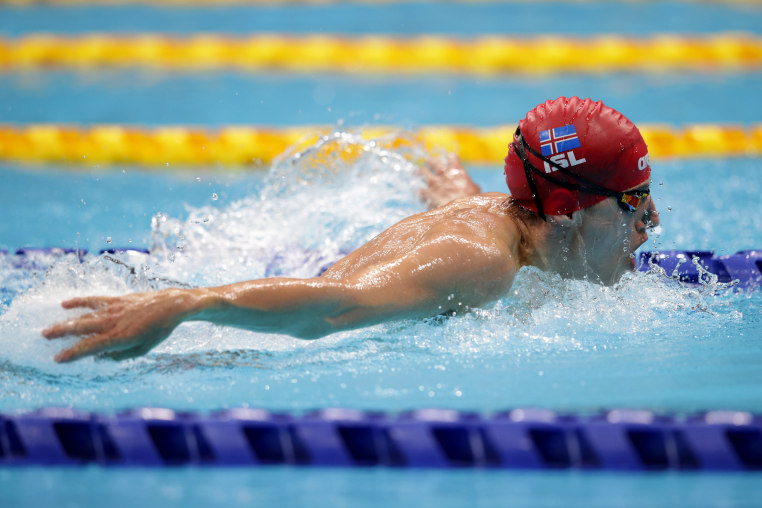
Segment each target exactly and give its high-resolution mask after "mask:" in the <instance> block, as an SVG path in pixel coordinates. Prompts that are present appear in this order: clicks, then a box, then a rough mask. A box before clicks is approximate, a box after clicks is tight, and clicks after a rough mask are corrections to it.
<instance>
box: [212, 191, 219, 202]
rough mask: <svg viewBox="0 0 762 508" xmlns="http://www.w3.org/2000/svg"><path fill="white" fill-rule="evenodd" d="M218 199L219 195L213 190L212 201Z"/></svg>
mask: <svg viewBox="0 0 762 508" xmlns="http://www.w3.org/2000/svg"><path fill="white" fill-rule="evenodd" d="M218 199H219V196H218V195H217V193H216V192H213V193H212V201H217V200H218Z"/></svg>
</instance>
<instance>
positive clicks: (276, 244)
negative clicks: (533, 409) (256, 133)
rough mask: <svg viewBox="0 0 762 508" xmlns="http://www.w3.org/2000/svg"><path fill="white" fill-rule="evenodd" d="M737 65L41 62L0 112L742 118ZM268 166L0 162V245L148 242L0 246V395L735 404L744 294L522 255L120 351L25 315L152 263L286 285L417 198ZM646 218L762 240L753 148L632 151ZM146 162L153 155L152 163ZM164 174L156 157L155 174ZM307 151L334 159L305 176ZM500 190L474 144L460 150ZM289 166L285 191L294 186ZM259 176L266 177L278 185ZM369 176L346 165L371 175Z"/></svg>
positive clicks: (434, 490)
mask: <svg viewBox="0 0 762 508" xmlns="http://www.w3.org/2000/svg"><path fill="white" fill-rule="evenodd" d="M761 12H762V10H760V9H759V8H758V7H756V6H739V5H732V4H728V5H720V4H714V3H709V2H701V3H688V2H647V3H621V4H619V3H610V2H592V3H580V4H577V3H575V4H569V5H564V4H559V3H551V2H547V3H546V2H542V3H538V4H529V3H514V2H509V3H491V2H490V3H485V4H475V5H472V4H457V3H452V4H450V3H433V2H432V3H413V4H400V5H395V4H391V5H381V6H373V5H354V4H338V5H326V6H295V7H293V6H292V7H282V6H273V7H259V8H257V7H231V8H201V9H182V8H151V7H145V6H126V7H73V8H59V7H50V6H34V7H28V8H17V7H0V33H1V34H3V35H6V36H17V35H20V34H23V33H29V32H32V31H41V30H45V31H51V32H60V33H78V32H81V31H90V30H92V31H109V32H133V31H142V30H148V31H156V32H165V33H175V34H178V33H181V34H187V33H191V32H196V31H215V32H216V31H225V32H228V33H234V34H244V33H249V32H257V31H278V32H292V33H297V32H298V33H306V32H313V31H317V32H321V31H322V32H330V33H333V32H340V33H348V34H360V33H390V34H411V33H414V32H415V33H417V32H428V33H441V34H453V35H459V36H472V35H477V34H482V33H499V34H516V35H524V34H548V33H556V34H573V35H584V36H588V35H592V34H596V33H622V34H631V35H637V36H640V35H646V34H653V33H662V32H682V33H710V32H718V31H729V30H734V31H737V30H741V31H747V32H752V33H759V32H760V27H762V23H760V21H761V20H760V16H761V15H762V14H760V13H761ZM761 76H762V74H760V73H759V72H752V73H743V72H737V73H720V74H712V73H709V72H707V73H684V74H670V73H667V74H661V75H635V74H632V75H631V74H627V73H623V74H617V75H607V76H599V77H591V76H573V75H572V76H570V75H561V76H552V77H547V78H516V77H502V78H492V79H476V78H475V79H470V78H469V79H466V78H458V77H446V76H444V77H443V76H430V77H423V78H415V79H413V78H409V77H399V76H378V77H356V76H355V77H347V76H330V75H317V76H299V75H284V74H277V73H273V74H252V73H214V74H208V73H182V74H170V73H164V72H157V73H145V72H138V73H125V72H112V71H106V72H87V73H79V72H67V71H43V72H27V73H16V74H2V75H0V121H3V122H16V123H28V122H74V123H84V124H89V123H134V124H140V125H148V126H151V125H159V124H173V123H178V124H186V123H188V124H197V125H203V126H209V127H215V126H219V125H227V124H235V123H243V124H265V125H299V124H313V123H314V124H329V125H336V126H339V125H342V126H361V125H364V124H371V123H384V124H395V125H401V126H403V127H406V128H413V129H414V128H415V127H416V126H420V125H424V124H429V123H442V124H470V125H476V126H490V125H497V124H513V123H515V122H516V120H518V118H519V117H521V116H522V115H523V114H524V112H525V111H526V110H527V109H529V108H530V107H532V106H533V105H534V104H536V103H538V102H541V101H543V100H545V99H546V98H548V97H552V96H556V95H561V94H579V95H583V96H592V97H594V98H603V99H605V100H606V102H607V103H609V104H610V105H612V106H614V107H617V108H619V109H621V110H623V111H624V112H625V113H626V114H627V115H628V116H629V117H630V118H632V119H633V120H635V121H636V122H638V123H666V124H668V125H673V126H680V125H682V124H685V123H696V122H713V123H726V122H733V123H744V124H750V123H755V122H759V121H760V118H762V109H761V106H760V102H759V100H758V90H759V88H760V85H761V84H762V83H760V77H761ZM372 155H373V154H371V156H370V157H369V158H368V159H366V160H364V161H363V163H361V164H355V165H350V166H346V165H342V163H341V162H340V161H334V162H333V163H332V164H328V165H323V166H321V167H320V168H318V169H315V167H314V165H313V166H311V165H310V164H309V160H307V161H304V162H303V163H302V165H301V166H299V165H296V166H294V167H285V168H284V167H279V168H278V171H279V173H278V174H279V175H280V176H284V175H287V176H290V178H286V179H280V180H279V179H278V178H272V177H266V176H263V175H262V174H251V173H235V174H232V173H226V172H223V171H220V170H217V169H214V168H201V169H190V170H186V171H178V172H173V173H165V172H158V171H156V169H157V168H143V169H137V168H132V167H126V166H124V167H123V166H118V167H115V168H110V169H105V168H98V167H89V166H86V167H84V168H81V169H80V170H77V171H71V170H62V169H61V168H58V167H43V168H40V167H20V166H11V165H8V164H6V165H3V166H2V167H0V202H2V203H3V211H4V212H5V213H4V215H3V218H2V220H0V249H7V250H15V249H16V248H19V247H25V246H67V247H72V246H78V247H81V248H86V249H90V250H98V249H100V248H104V247H112V246H127V247H129V246H134V247H141V248H145V247H150V248H151V249H152V250H153V251H154V255H152V256H145V255H132V256H123V257H120V258H119V260H120V261H121V262H123V263H126V264H127V265H129V266H130V267H133V268H134V269H135V271H134V273H132V272H130V270H129V269H128V268H127V267H125V266H124V265H119V264H115V263H113V262H112V261H109V260H108V259H106V258H103V257H100V258H99V257H96V256H91V257H86V258H85V259H84V261H83V262H82V263H80V262H79V260H77V259H76V258H75V257H74V256H69V257H64V258H42V259H36V261H37V265H35V266H27V267H26V268H23V269H19V268H14V267H13V266H12V263H13V259H14V258H13V257H12V256H0V288H2V293H0V412H6V411H22V410H29V409H34V408H37V407H40V406H45V405H56V406H70V407H77V408H82V409H86V410H92V411H98V412H109V411H116V410H119V409H122V408H125V407H133V406H136V405H153V406H168V407H172V408H176V409H191V410H195V411H206V410H216V409H220V408H226V407H234V406H250V407H265V408H269V409H284V410H293V411H301V410H308V409H312V408H317V407H325V406H348V407H356V408H363V409H380V410H387V411H396V410H403V409H409V408H415V407H431V406H436V407H449V408H456V409H466V410H476V411H481V412H491V411H496V410H501V409H506V408H510V407H516V406H541V407H547V408H551V409H555V410H570V411H579V412H591V411H597V410H599V409H601V408H605V407H635V408H644V409H652V410H656V411H665V412H670V413H674V412H692V411H696V410H704V409H718V408H726V409H745V410H750V411H754V412H760V411H762V409H761V408H762V395H761V394H762V390H761V389H760V388H762V369H760V365H762V344H761V343H760V341H759V337H760V335H762V333H761V332H762V315H761V312H760V309H762V293H759V292H757V293H752V294H744V293H736V292H733V291H727V290H722V289H718V290H717V291H715V289H717V288H711V287H700V288H689V287H682V286H680V285H677V284H675V283H674V282H671V281H668V280H666V279H665V278H664V277H663V276H660V275H658V274H650V275H644V274H637V275H634V276H628V277H625V279H623V281H622V282H621V283H620V284H619V285H617V286H616V287H614V288H601V287H599V286H595V285H591V284H588V283H585V282H581V281H561V280H558V279H557V278H555V277H553V276H549V275H546V274H542V273H540V272H537V271H533V270H526V271H524V272H523V273H522V274H520V276H519V278H518V280H517V282H516V285H515V289H516V290H517V291H518V293H512V294H509V295H506V297H505V299H503V300H502V301H500V302H497V303H496V304H495V305H493V306H491V307H488V308H487V309H484V310H481V311H475V312H471V313H465V314H463V315H461V316H458V317H456V318H454V319H448V320H443V321H434V322H422V323H418V322H401V323H391V324H388V325H381V326H378V327H372V328H368V329H365V330H358V331H354V332H347V333H344V334H337V335H335V336H332V337H329V338H326V339H324V340H321V341H316V342H312V343H303V342H300V341H297V340H295V339H290V338H287V337H281V336H265V335H258V334H250V333H246V332H240V331H236V330H230V329H222V328H217V327H213V326H208V325H204V324H191V325H187V326H183V327H181V328H180V329H178V330H177V332H176V333H175V335H174V336H173V337H172V338H170V339H169V340H168V341H166V342H165V343H164V344H162V345H161V346H160V347H159V348H158V349H156V350H155V351H154V352H152V353H151V354H149V355H148V356H147V357H146V358H142V359H138V360H134V361H131V362H126V363H120V364H116V363H113V362H110V361H94V360H91V359H90V360H85V361H82V362H79V363H75V364H72V365H67V366H59V365H56V364H54V362H53V361H52V356H53V355H54V354H55V352H57V351H59V350H60V349H61V348H62V347H64V346H63V344H64V343H70V340H68V339H65V340H64V341H56V342H47V341H45V340H43V339H42V338H41V337H40V335H39V331H40V330H41V329H42V327H44V326H46V325H47V324H48V323H49V322H50V321H52V320H56V319H61V318H63V317H64V316H65V315H66V313H65V312H64V311H62V310H61V309H59V308H58V302H59V301H60V300H62V299H63V298H66V297H69V296H72V295H76V294H94V293H105V294H121V293H125V292H129V291H136V290H143V289H150V288H155V287H164V286H166V285H168V284H172V283H173V282H167V280H169V281H177V282H181V283H190V284H218V283H223V282H231V281H234V280H241V279H244V278H251V277H261V276H265V275H272V274H277V273H280V274H292V275H296V276H306V275H309V274H311V273H314V272H315V271H316V270H317V269H318V268H319V267H320V266H322V265H323V264H324V263H325V262H330V260H332V259H335V258H337V257H338V256H340V255H341V254H342V253H343V252H346V250H348V249H351V247H352V246H356V245H358V244H359V243H361V242H362V241H364V240H365V239H367V238H369V237H370V236H372V235H373V234H375V232H377V231H379V230H380V229H381V228H383V227H384V226H386V225H388V224H390V223H392V222H394V221H395V220H397V219H398V218H400V217H401V216H404V215H405V214H407V213H411V212H414V211H417V210H420V209H422V204H421V203H420V202H419V201H418V199H417V197H416V194H415V186H416V184H415V183H414V184H413V185H412V186H411V182H416V180H415V176H414V172H413V170H412V168H411V167H409V166H405V165H404V164H402V165H401V166H400V169H399V171H396V170H395V171H391V170H390V166H389V165H388V164H382V163H380V158H378V157H374V156H372ZM653 166H654V183H653V189H654V196H655V198H656V200H657V206H658V207H659V208H660V210H661V212H662V231H661V232H660V233H659V234H658V235H653V238H652V240H651V241H649V243H648V244H647V245H646V246H644V248H646V249H649V250H653V249H660V250H666V249H673V248H678V249H711V250H714V251H716V252H718V253H732V252H734V251H736V250H740V249H748V248H760V247H762V205H761V204H760V202H759V189H760V188H762V174H761V173H760V172H759V170H758V168H759V159H744V158H739V159H717V160H658V159H655V160H654V161H653ZM162 169H166V168H162ZM175 169H178V168H175ZM331 169H336V171H335V172H332V171H331ZM471 169H472V170H473V174H474V176H475V177H476V179H477V180H478V181H479V182H480V183H481V185H482V186H483V187H484V189H485V190H502V189H503V188H504V183H503V182H502V181H501V179H502V176H501V173H502V171H501V168H500V161H496V163H495V165H494V167H482V168H471ZM300 179H301V180H302V181H306V182H309V184H308V185H304V186H301V185H296V184H295V183H294V182H297V181H299V180H300ZM283 182H286V183H285V187H284V184H283ZM370 182H372V184H370ZM761 498H762V481H760V476H759V475H758V474H738V475H712V474H685V473H679V474H673V473H667V474H638V475H622V474H608V473H579V472H565V471H560V472H505V471H407V470H406V471H397V470H378V469H359V470H331V469H326V470H317V469H299V468H288V467H278V468H271V469H261V470H235V469H215V470H198V469H167V470H157V469H149V470H145V469H138V470H123V469H98V468H81V469H79V468H74V469H66V468H44V469H40V468H30V469H7V468H6V469H0V506H3V507H4V506H38V505H40V504H46V503H47V504H49V503H50V500H52V499H55V500H56V501H55V502H56V503H58V504H61V505H63V506H91V505H94V504H99V503H100V504H103V503H105V502H108V503H109V504H110V505H116V506H120V505H124V506H127V505H129V506H134V505H136V504H140V505H143V506H209V505H217V506H251V505H255V504H257V505H265V506H269V505H278V506H284V507H288V506H306V505H310V506H313V505H317V506H324V505H325V506H374V507H377V506H386V505H403V506H404V505H409V504H415V505H416V506H436V507H438V508H439V507H443V506H445V507H446V506H506V505H516V506H638V507H639V506H644V505H645V506H680V505H682V506H755V505H758V503H759V499H761Z"/></svg>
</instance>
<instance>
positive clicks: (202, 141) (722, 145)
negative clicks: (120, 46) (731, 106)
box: [0, 124, 762, 169]
mask: <svg viewBox="0 0 762 508" xmlns="http://www.w3.org/2000/svg"><path fill="white" fill-rule="evenodd" d="M515 128H516V127H515V125H510V126H509V125H502V126H495V127H484V128H480V127H467V126H446V125H430V126H422V127H420V128H419V129H418V130H417V131H416V132H414V133H412V134H411V137H412V139H413V140H414V141H417V142H419V143H422V144H423V145H424V146H425V147H426V148H427V149H430V150H432V151H442V150H446V151H449V152H455V153H458V154H459V155H460V156H461V159H462V160H463V161H464V162H466V163H469V164H482V165H495V164H501V161H502V160H503V158H504V157H505V155H506V153H507V149H508V143H509V142H510V140H511V139H512V136H513V132H514V131H515ZM334 130H335V128H334V127H326V126H297V127H256V126H227V127H222V128H220V129H206V128H202V127H188V126H162V127H155V128H141V127H132V126H121V125H92V126H89V127H83V126H76V125H58V124H27V125H15V124H10V125H9V124H0V161H4V162H10V163H32V164H46V163H52V164H67V165H73V166H81V165H86V166H93V165H104V166H106V165H125V164H126V165H139V166H150V167H155V168H157V169H173V168H175V167H185V166H197V165H204V166H215V165H218V166H227V167H240V166H246V167H253V168H258V167H267V166H268V165H269V164H270V163H271V162H272V160H273V159H274V158H275V157H277V156H278V155H280V154H282V153H283V152H284V151H285V150H286V149H287V148H289V147H293V146H296V147H299V146H303V147H307V146H310V145H311V144H314V143H315V142H316V141H317V140H318V139H319V137H320V136H323V135H328V134H330V133H331V132H333V131H334ZM640 130H641V132H642V134H643V137H644V138H645V140H646V143H647V144H648V149H649V154H650V155H651V156H653V157H685V158H695V157H700V158H707V157H736V156H751V157H758V156H760V155H762V124H753V125H751V126H742V125H719V124H693V125H686V126H683V127H679V128H676V127H671V126H667V125H658V124H644V125H642V126H641V127H640ZM359 133H360V134H361V135H362V137H363V138H365V139H367V140H373V139H383V138H387V139H389V140H390V141H388V142H389V143H391V145H392V146H391V148H394V146H393V145H394V144H395V143H403V142H405V140H404V139H403V138H396V140H395V133H396V134H400V131H399V129H395V128H393V127H385V126H380V127H365V128H361V129H360V130H359ZM407 139H409V138H407Z"/></svg>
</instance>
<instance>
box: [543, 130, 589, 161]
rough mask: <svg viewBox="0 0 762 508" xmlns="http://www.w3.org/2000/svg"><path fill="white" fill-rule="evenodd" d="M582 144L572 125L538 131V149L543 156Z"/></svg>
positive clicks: (565, 150) (566, 150)
mask: <svg viewBox="0 0 762 508" xmlns="http://www.w3.org/2000/svg"><path fill="white" fill-rule="evenodd" d="M580 146H582V145H581V144H580V142H579V138H578V137H577V129H575V128H574V125H564V126H563V127H556V128H555V129H548V130H546V131H540V151H541V152H542V154H543V155H544V156H545V157H548V156H550V155H555V154H557V153H561V152H568V151H569V150H573V149H575V148H579V147H580Z"/></svg>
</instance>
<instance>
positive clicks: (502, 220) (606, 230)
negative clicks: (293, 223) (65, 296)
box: [42, 97, 659, 362]
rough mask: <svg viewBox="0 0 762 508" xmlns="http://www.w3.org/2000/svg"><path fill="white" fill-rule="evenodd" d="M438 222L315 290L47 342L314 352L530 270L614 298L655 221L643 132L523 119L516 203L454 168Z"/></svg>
mask: <svg viewBox="0 0 762 508" xmlns="http://www.w3.org/2000/svg"><path fill="white" fill-rule="evenodd" d="M423 173H424V178H425V180H426V183H427V188H426V189H425V191H424V193H423V197H424V200H425V201H426V202H427V203H428V204H429V205H430V206H432V209H431V210H429V211H426V212H423V213H419V214H416V215H413V216H411V217H408V218H407V219H404V220H402V221H400V222H398V223H397V224H395V225H393V226H391V227H390V228H389V229H387V230H386V231H384V232H382V233H380V234H379V235H378V236H376V237H375V238H373V239H372V240H370V241H369V242H368V243H367V244H365V245H363V246H361V247H360V248H358V249H357V250H355V251H354V252H352V253H350V254H349V255H347V256H346V257H344V258H343V259H341V260H339V261H338V262H337V263H336V264H334V265H333V266H332V267H331V268H329V269H328V270H327V271H326V272H324V273H323V274H322V275H321V276H320V277H315V278H310V279H295V278H285V277H277V278H269V279H260V280H252V281H245V282H239V283H235V284H230V285H225V286H219V287H209V288H194V289H165V290H161V291H156V292H149V293H134V294H129V295H125V296H119V297H97V296H96V297H84V298H73V299H71V300H67V301H65V302H63V304H62V306H63V307H64V308H65V309H74V308H88V309H91V310H92V312H91V313H88V314H85V315H82V316H80V317H77V318H75V319H71V320H68V321H65V322H61V323H57V324H54V325H52V326H50V327H49V328H47V329H45V330H43V332H42V334H43V335H44V336H45V337H46V338H48V339H54V338H58V337H64V336H67V335H75V336H82V338H81V339H80V340H79V342H77V343H76V344H74V345H73V346H71V347H69V348H68V349H66V350H64V351H62V352H60V353H59V354H57V355H56V357H55V360H56V361H57V362H71V361H74V360H77V359H80V358H83V357H86V356H89V355H98V354H105V355H107V356H110V357H112V358H114V359H117V360H120V359H126V358H132V357H136V356H140V355H143V354H145V353H146V352H148V351H149V350H151V349H152V348H153V347H155V346H156V345H157V344H159V343H161V342H162V341H163V340H164V339H166V338H167V337H168V336H169V335H170V334H171V333H172V331H173V330H174V329H175V328H176V327H177V326H178V325H179V324H181V323H183V322H186V321H198V320H203V321H209V322H212V323H215V324H218V325H225V326H234V327H238V328H243V329H247V330H253V331H257V332H265V333H279V334H288V335H291V336H293V337H298V338H302V339H317V338H320V337H323V336H325V335H328V334H331V333H334V332H338V331H341V330H350V329H354V328H359V327H365V326H370V325H374V324H377V323H381V322H385V321H390V320H400V319H423V318H428V317H431V316H436V315H439V314H442V313H446V312H450V311H461V310H466V309H468V308H474V307H480V306H483V305H487V304H489V303H491V302H494V301H495V300H497V299H499V298H501V297H503V296H504V295H505V294H506V293H507V292H508V290H509V289H510V288H511V285H512V284H513V281H514V278H515V276H516V273H517V272H518V271H519V269H520V268H521V267H523V266H535V267H537V268H539V269H541V270H546V271H553V272H557V273H559V274H560V275H562V276H563V277H566V278H577V279H586V280H589V281H592V282H595V283H600V284H606V285H610V284H613V283H615V282H616V281H617V280H618V279H619V278H620V277H621V276H622V275H623V274H624V273H625V272H627V271H631V270H633V269H634V259H633V253H634V252H635V250H636V249H637V248H638V247H640V245H642V244H643V243H644V242H645V241H646V240H647V239H648V234H647V229H648V228H650V227H654V226H656V225H658V223H659V218H658V213H657V212H656V209H655V206H654V203H653V201H652V199H651V196H650V192H649V183H650V175H651V167H650V165H649V161H648V151H647V148H646V144H645V142H644V141H643V138H642V136H641V135H640V132H639V131H638V129H637V127H635V125H633V124H632V122H630V121H629V120H628V119H627V118H625V117H624V116H623V115H622V114H621V113H619V112H617V111H615V110H613V109H611V108H609V107H607V106H605V105H603V103H601V102H593V101H591V100H590V99H585V100H582V99H579V98H577V97H572V98H565V97H562V98H559V99H556V100H553V101H547V102H545V103H543V104H540V105H539V106H537V107H536V108H534V109H533V110H531V111H530V112H529V113H528V114H527V116H526V118H524V119H523V120H521V122H520V123H519V126H518V128H517V129H516V132H515V134H514V136H513V140H512V141H511V142H510V145H509V149H508V155H507V157H506V158H505V176H506V183H507V185H508V189H509V190H510V196H509V195H507V194H503V193H497V192H490V193H486V194H481V193H480V189H479V187H478V186H477V185H476V184H474V182H473V181H472V180H471V178H470V177H469V176H468V174H467V173H466V171H465V170H464V169H463V167H462V165H461V164H460V162H459V161H458V160H457V158H455V157H450V158H448V159H446V160H439V161H432V162H430V163H429V165H428V167H427V168H424V169H423Z"/></svg>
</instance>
